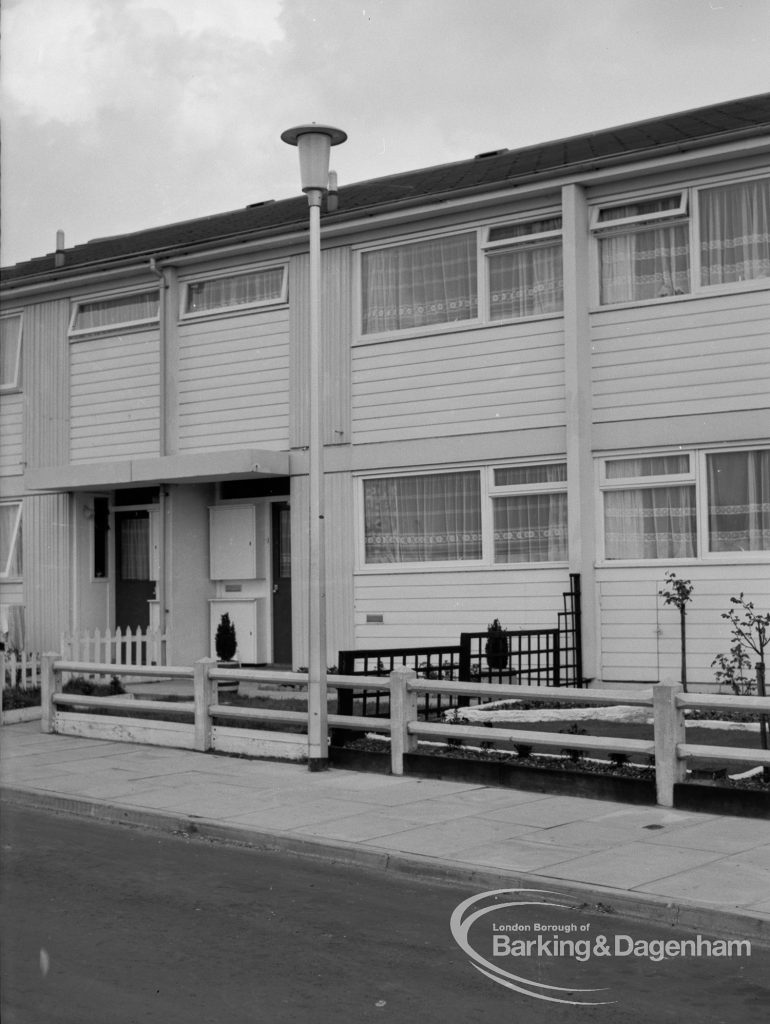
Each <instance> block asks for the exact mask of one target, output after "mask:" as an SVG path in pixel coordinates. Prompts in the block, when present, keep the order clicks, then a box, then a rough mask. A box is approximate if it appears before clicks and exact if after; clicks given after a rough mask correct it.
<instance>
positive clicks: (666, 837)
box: [647, 817, 770, 853]
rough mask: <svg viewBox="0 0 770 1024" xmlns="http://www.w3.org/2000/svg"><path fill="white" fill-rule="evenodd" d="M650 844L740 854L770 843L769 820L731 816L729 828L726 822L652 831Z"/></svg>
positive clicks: (692, 823)
mask: <svg viewBox="0 0 770 1024" xmlns="http://www.w3.org/2000/svg"><path fill="white" fill-rule="evenodd" d="M647 841H648V842H650V843H660V844H661V845H663V846H670V845H672V844H673V845H676V846H684V847H691V848H692V849H696V850H713V851H715V852H717V853H738V852H740V851H742V850H751V849H754V847H757V846H761V845H763V844H765V843H770V821H759V820H757V819H756V818H738V817H735V818H731V819H730V824H729V827H728V828H725V824H724V822H723V821H719V820H715V819H712V820H711V821H707V822H703V823H696V822H691V823H690V824H689V825H688V826H687V827H686V828H681V829H677V830H676V831H673V832H660V833H650V835H649V837H648V840H647Z"/></svg>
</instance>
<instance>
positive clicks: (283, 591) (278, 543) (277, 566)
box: [272, 501, 292, 665]
mask: <svg viewBox="0 0 770 1024" xmlns="http://www.w3.org/2000/svg"><path fill="white" fill-rule="evenodd" d="M272 510H273V511H272V516H273V519H272V538H273V540H272V559H273V662H274V663H275V664H276V665H291V655H292V651H291V511H290V509H289V504H288V502H283V501H280V502H274V503H273V506H272Z"/></svg>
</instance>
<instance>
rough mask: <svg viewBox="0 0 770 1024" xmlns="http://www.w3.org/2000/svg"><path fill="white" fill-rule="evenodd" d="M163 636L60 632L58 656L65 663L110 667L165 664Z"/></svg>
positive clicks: (124, 631) (130, 632)
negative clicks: (59, 652)
mask: <svg viewBox="0 0 770 1024" xmlns="http://www.w3.org/2000/svg"><path fill="white" fill-rule="evenodd" d="M167 639H168V638H167V636H166V634H165V633H160V632H158V631H157V630H149V629H148V630H144V631H143V630H141V629H136V630H131V628H130V627H129V628H128V629H116V630H109V629H105V630H104V631H102V630H99V629H95V630H92V631H90V632H89V631H86V630H82V631H80V632H77V633H62V635H61V653H62V656H63V658H64V660H65V661H81V662H95V663H97V664H98V663H101V664H111V665H165V664H166V641H167Z"/></svg>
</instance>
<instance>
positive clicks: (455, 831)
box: [369, 820, 529, 857]
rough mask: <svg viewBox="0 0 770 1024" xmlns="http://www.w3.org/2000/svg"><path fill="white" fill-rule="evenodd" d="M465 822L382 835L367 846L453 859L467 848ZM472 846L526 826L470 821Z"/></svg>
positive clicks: (505, 836)
mask: <svg viewBox="0 0 770 1024" xmlns="http://www.w3.org/2000/svg"><path fill="white" fill-rule="evenodd" d="M469 824H470V822H468V821H464V820H462V821H458V820H455V821H443V822H440V823H437V824H434V825H427V826H425V827H424V828H409V829H407V830H404V831H399V832H396V833H393V834H392V835H381V836H380V837H379V838H372V839H371V840H369V845H370V846H377V847H379V848H381V849H383V850H400V851H403V852H404V853H425V854H428V855H429V856H431V857H449V856H455V855H456V854H457V853H458V852H459V851H462V850H464V849H466V848H467V847H468V845H469V840H470V838H471V836H470V834H469V828H468V826H469ZM472 831H473V838H474V839H475V841H476V842H475V843H474V845H481V844H485V843H494V842H500V841H504V840H507V839H511V838H513V837H514V836H516V835H519V834H521V833H522V832H523V833H527V832H528V831H529V830H528V829H527V827H526V826H520V825H510V824H507V823H504V822H489V821H487V822H484V821H478V820H474V822H473V830H472Z"/></svg>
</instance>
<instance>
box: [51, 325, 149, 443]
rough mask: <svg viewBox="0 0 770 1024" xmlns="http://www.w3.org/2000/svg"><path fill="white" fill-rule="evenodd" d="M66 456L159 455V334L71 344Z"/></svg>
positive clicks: (125, 336)
mask: <svg viewBox="0 0 770 1024" xmlns="http://www.w3.org/2000/svg"><path fill="white" fill-rule="evenodd" d="M70 381H71V392H70V458H71V461H72V462H74V463H82V462H97V461H102V460H105V459H128V458H136V457H138V456H143V455H147V456H152V455H158V454H159V450H158V445H159V427H160V406H159V401H160V362H159V354H158V333H157V330H156V331H152V332H150V331H140V332H137V333H136V334H128V335H112V336H105V337H99V338H91V339H88V340H82V341H77V342H73V343H72V344H71V345H70Z"/></svg>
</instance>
